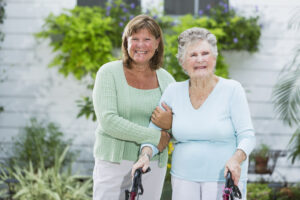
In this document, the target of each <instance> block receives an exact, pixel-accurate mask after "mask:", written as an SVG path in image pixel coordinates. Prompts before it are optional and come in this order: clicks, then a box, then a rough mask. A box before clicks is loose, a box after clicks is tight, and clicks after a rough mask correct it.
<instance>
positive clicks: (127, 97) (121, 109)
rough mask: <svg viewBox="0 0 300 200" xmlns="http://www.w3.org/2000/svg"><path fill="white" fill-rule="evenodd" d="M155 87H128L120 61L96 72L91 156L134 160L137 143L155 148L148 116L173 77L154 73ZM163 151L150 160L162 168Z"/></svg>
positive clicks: (155, 133)
mask: <svg viewBox="0 0 300 200" xmlns="http://www.w3.org/2000/svg"><path fill="white" fill-rule="evenodd" d="M156 76H157V79H158V83H159V87H158V88H155V89H150V90H144V89H137V88H134V87H132V86H130V85H128V83H127V80H126V77H125V73H124V69H123V64H122V61H120V60H119V61H113V62H110V63H107V64H105V65H103V66H102V67H101V68H100V69H99V70H98V72H97V75H96V80H95V85H94V89H93V105H94V110H95V113H96V116H97V121H98V126H97V129H96V132H95V136H96V140H95V144H94V157H95V158H98V159H100V160H105V161H110V162H121V160H130V161H136V160H137V159H138V155H139V148H140V144H142V143H150V144H152V145H154V146H157V145H158V143H159V140H160V136H161V133H160V131H159V130H157V129H154V128H149V127H148V126H149V123H150V119H151V114H152V112H153V110H154V109H155V107H156V106H157V105H158V102H159V99H160V98H161V95H162V93H163V91H164V90H165V88H166V87H167V86H168V85H169V84H170V83H172V82H174V78H173V77H172V76H171V75H170V74H169V73H168V72H167V71H166V70H164V69H162V68H160V69H158V70H156ZM167 158H168V154H167V149H165V150H164V151H163V152H162V153H160V154H158V155H157V156H155V157H154V158H153V160H159V166H160V167H163V166H166V163H167Z"/></svg>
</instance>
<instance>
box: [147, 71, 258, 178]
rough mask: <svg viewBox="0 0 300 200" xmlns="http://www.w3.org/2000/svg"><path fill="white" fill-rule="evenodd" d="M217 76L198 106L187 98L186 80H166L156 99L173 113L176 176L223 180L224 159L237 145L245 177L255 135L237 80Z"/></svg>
mask: <svg viewBox="0 0 300 200" xmlns="http://www.w3.org/2000/svg"><path fill="white" fill-rule="evenodd" d="M219 78H220V79H219V82H218V83H217V85H216V86H215V88H214V90H213V91H212V92H211V94H210V95H209V96H208V98H207V99H206V101H205V102H204V103H203V104H202V105H201V107H200V108H198V109H194V108H193V106H192V104H191V102H190V98H189V81H188V80H187V81H184V82H177V83H172V84H170V85H169V86H168V88H167V89H166V90H165V92H164V94H163V96H162V98H161V101H160V102H166V103H167V104H168V105H169V106H170V107H171V108H172V110H173V113H174V115H173V124H172V133H173V137H174V139H175V140H176V141H177V142H176V143H175V145H174V152H173V155H172V168H171V174H172V175H173V176H175V177H177V178H181V179H185V180H189V181H197V182H209V181H224V180H225V179H224V166H225V163H226V162H227V160H228V159H229V158H230V157H231V156H232V155H233V154H234V152H235V151H236V150H237V149H241V150H243V151H244V152H245V153H246V154H247V160H246V161H244V162H243V163H242V166H241V167H242V172H241V178H240V180H241V181H243V180H247V171H248V155H249V154H250V153H251V151H252V150H253V148H254V146H255V135H254V129H253V126H252V122H251V116H250V112H249V108H248V103H247V99H246V95H245V92H244V89H243V88H242V86H241V84H240V83H238V82H237V81H234V80H228V79H224V78H221V77H219ZM150 126H152V127H155V125H153V124H152V123H150ZM143 146H144V145H143ZM150 146H151V145H150ZM152 149H153V151H154V154H156V153H157V152H158V151H157V149H156V148H155V147H154V146H152Z"/></svg>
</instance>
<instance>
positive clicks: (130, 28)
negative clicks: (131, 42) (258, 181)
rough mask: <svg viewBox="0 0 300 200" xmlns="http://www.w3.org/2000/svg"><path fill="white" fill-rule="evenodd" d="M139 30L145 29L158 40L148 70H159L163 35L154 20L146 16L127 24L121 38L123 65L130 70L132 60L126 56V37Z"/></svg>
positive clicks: (161, 58)
mask: <svg viewBox="0 0 300 200" xmlns="http://www.w3.org/2000/svg"><path fill="white" fill-rule="evenodd" d="M141 29H147V30H148V31H149V32H150V33H151V34H152V35H153V36H154V37H155V38H156V39H158V38H160V41H159V45H158V48H157V51H155V54H154V55H153V57H152V58H151V60H150V68H151V69H153V70H156V69H159V68H160V67H161V66H162V64H163V55H164V43H163V34H162V31H161V28H160V27H159V25H158V24H157V23H156V22H155V20H154V19H153V18H151V17H149V16H147V15H138V16H136V17H134V18H133V19H132V20H130V21H129V22H128V24H127V25H126V27H125V29H124V33H123V36H122V53H123V65H124V66H125V67H127V68H131V66H130V65H131V63H132V62H133V60H132V59H131V58H130V56H129V54H128V37H130V36H131V35H132V34H133V33H137V32H138V31H139V30H141Z"/></svg>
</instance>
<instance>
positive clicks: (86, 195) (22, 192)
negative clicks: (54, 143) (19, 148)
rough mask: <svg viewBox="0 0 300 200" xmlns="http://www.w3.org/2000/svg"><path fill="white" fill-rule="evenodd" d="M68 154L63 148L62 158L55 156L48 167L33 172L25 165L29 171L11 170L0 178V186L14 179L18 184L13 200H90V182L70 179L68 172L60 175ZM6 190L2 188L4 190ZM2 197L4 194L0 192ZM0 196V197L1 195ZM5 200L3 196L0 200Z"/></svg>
mask: <svg viewBox="0 0 300 200" xmlns="http://www.w3.org/2000/svg"><path fill="white" fill-rule="evenodd" d="M67 154H68V148H66V149H65V150H64V151H63V152H62V154H60V155H59V157H58V156H56V159H55V163H54V165H53V166H52V167H50V168H48V169H46V168H43V167H40V168H38V169H37V170H35V169H34V167H33V164H32V163H31V162H29V164H28V165H29V168H28V169H24V168H22V167H21V166H14V167H13V169H12V170H10V171H9V173H8V174H7V173H3V172H4V170H3V168H1V171H2V174H1V175H0V180H1V181H0V184H1V183H2V184H5V180H7V179H9V178H14V179H16V180H17V181H18V183H15V184H14V191H13V192H14V194H13V199H14V200H29V199H30V200H42V199H43V200H44V199H45V200H87V199H92V198H91V196H92V180H91V178H86V177H80V176H76V175H72V174H71V171H62V164H63V162H64V160H65V158H66V156H67ZM5 189H6V188H4V190H5ZM1 192H2V193H5V191H1ZM1 192H0V193H1ZM0 197H1V198H5V196H0Z"/></svg>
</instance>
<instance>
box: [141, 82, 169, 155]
mask: <svg viewBox="0 0 300 200" xmlns="http://www.w3.org/2000/svg"><path fill="white" fill-rule="evenodd" d="M173 85H174V84H170V85H169V86H168V87H167V88H166V90H165V91H164V93H163V95H162V96H161V99H160V101H159V106H160V107H161V109H163V110H164V108H163V107H162V105H161V104H162V103H163V102H164V103H166V104H167V105H168V106H169V107H170V108H171V109H172V99H173V97H172V95H173V90H172V88H173V87H172V86H173ZM149 127H150V128H155V129H157V130H161V128H160V127H158V126H156V125H155V124H154V123H153V122H152V121H151V122H150V124H149ZM171 140H172V141H175V140H174V139H171ZM145 146H148V147H150V148H151V149H152V157H154V156H155V155H156V154H158V153H159V150H158V149H157V147H156V146H154V145H152V144H142V145H141V149H142V148H143V147H145Z"/></svg>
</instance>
